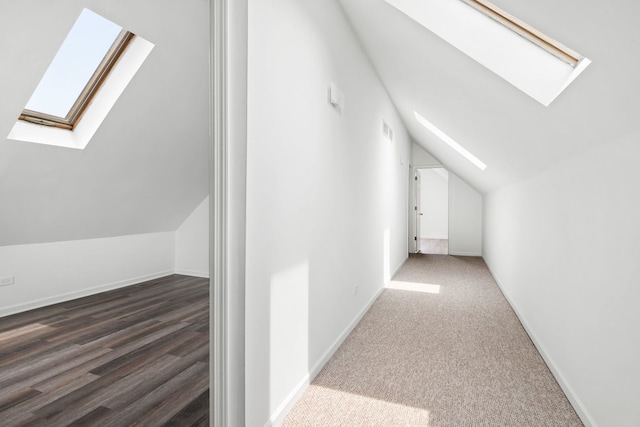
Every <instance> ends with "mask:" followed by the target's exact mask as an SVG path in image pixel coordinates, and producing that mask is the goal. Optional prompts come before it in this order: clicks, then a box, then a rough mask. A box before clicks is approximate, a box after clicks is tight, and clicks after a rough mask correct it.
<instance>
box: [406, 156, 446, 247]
mask: <svg viewBox="0 0 640 427" xmlns="http://www.w3.org/2000/svg"><path fill="white" fill-rule="evenodd" d="M415 183H416V185H415V191H416V195H415V198H416V208H415V209H414V212H415V216H416V218H415V222H416V226H415V227H416V236H415V243H416V248H415V251H416V253H421V254H437V255H448V254H449V172H447V170H446V169H444V168H428V169H417V170H416V176H415Z"/></svg>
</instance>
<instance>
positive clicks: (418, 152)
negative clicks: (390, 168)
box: [411, 142, 442, 168]
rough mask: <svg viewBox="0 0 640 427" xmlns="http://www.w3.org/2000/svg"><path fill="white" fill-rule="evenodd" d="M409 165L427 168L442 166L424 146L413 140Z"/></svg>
mask: <svg viewBox="0 0 640 427" xmlns="http://www.w3.org/2000/svg"><path fill="white" fill-rule="evenodd" d="M411 165H412V166H413V167H414V168H427V167H434V166H442V163H440V161H439V160H438V159H436V158H435V157H433V156H432V155H431V154H429V153H428V152H427V151H426V150H425V149H424V148H422V147H421V146H419V145H418V144H416V143H415V142H413V143H411Z"/></svg>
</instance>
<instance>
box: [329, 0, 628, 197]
mask: <svg viewBox="0 0 640 427" xmlns="http://www.w3.org/2000/svg"><path fill="white" fill-rule="evenodd" d="M339 1H340V3H341V4H342V6H343V9H344V11H345V12H346V14H347V16H348V17H349V19H350V20H351V22H352V25H353V27H354V29H355V30H356V33H357V34H358V35H359V37H360V39H361V41H362V43H363V46H364V48H365V50H366V51H367V53H368V55H369V56H370V58H371V61H372V63H373V65H374V67H375V68H376V70H377V72H378V74H379V75H380V78H381V80H382V81H383V83H384V85H385V86H386V88H387V90H388V92H389V94H390V95H391V98H392V99H393V101H394V103H395V104H396V106H397V108H398V110H399V112H400V114H401V116H402V118H403V120H404V122H405V124H406V126H407V128H408V130H409V132H410V133H411V135H412V137H413V138H414V140H415V141H416V142H417V143H419V144H420V145H421V146H423V147H424V148H425V149H427V150H428V151H429V152H431V153H432V154H433V155H434V156H436V157H437V158H438V159H439V160H440V161H441V162H443V163H444V164H445V165H446V166H447V167H448V168H449V169H451V170H452V171H453V172H454V173H456V174H458V175H459V176H461V177H462V178H464V179H465V180H466V181H467V182H469V183H470V184H471V185H473V186H474V187H476V189H478V190H480V191H482V192H485V193H486V192H487V191H491V190H492V189H495V188H498V187H500V186H503V185H508V184H509V183H512V182H517V181H519V180H523V179H526V178H527V177H529V176H532V175H534V174H536V173H538V172H541V171H543V170H545V169H546V168H548V167H550V166H551V165H553V164H556V163H557V162H560V161H562V160H563V159H566V158H569V157H571V156H574V155H577V154H579V153H581V152H584V151H585V150H589V149H591V148H593V147H595V146H599V145H601V144H606V143H607V142H610V141H613V140H616V139H618V138H619V137H621V136H623V135H625V134H627V133H630V132H632V131H634V130H637V129H638V128H639V127H640V122H639V121H638V119H637V118H636V116H637V113H638V111H640V84H638V83H637V73H638V71H637V70H638V69H639V68H640V55H637V54H636V53H637V52H638V42H639V40H640V26H638V25H637V22H636V21H637V17H638V16H640V3H638V2H634V1H631V0H612V1H609V2H602V1H595V0H589V1H584V0H565V1H561V2H558V1H554V0H539V1H535V2H531V1H526V0H509V1H507V0H493V1H492V2H493V3H494V4H496V5H497V6H498V7H500V8H502V9H503V10H505V11H507V12H508V13H510V14H512V15H515V16H517V17H518V18H520V19H522V20H523V21H525V22H527V23H528V24H530V25H532V26H533V27H535V28H537V29H538V30H540V31H542V32H544V33H546V34H548V35H549V36H551V37H553V38H555V39H556V40H558V41H560V42H561V43H563V44H565V45H567V46H569V47H571V48H572V49H574V50H576V51H578V52H579V53H581V54H582V55H584V56H586V57H587V58H589V59H590V60H591V61H593V63H592V64H591V65H590V66H589V67H588V68H587V69H586V70H585V71H584V73H583V74H582V75H580V76H579V77H578V78H577V79H576V81H575V82H574V83H573V84H571V85H570V86H569V87H568V88H567V89H566V90H565V91H564V92H563V93H562V94H560V96H559V97H558V98H557V99H556V100H555V101H554V102H553V103H552V104H551V105H550V106H549V107H544V106H543V105H541V104H539V103H538V102H536V101H535V100H534V99H532V98H530V97H529V96H528V95H526V94H524V93H523V92H521V91H519V90H518V89H516V88H515V87H513V86H512V85H511V84H509V83H507V82H506V81H504V80H502V79H501V78H500V77H498V76H497V75H495V74H494V73H492V72H491V71H489V70H487V69H486V68H484V67H483V66H482V65H480V64H478V63H477V62H475V61H474V60H472V59H470V58H469V57H467V56H466V55H465V54H464V53H462V52H460V51H459V50H457V49H456V48H454V47H453V46H451V45H450V44H448V43H447V42H445V41H443V40H442V39H440V38H438V37H437V36H436V35H434V34H433V33H431V32H430V31H429V30H427V29H426V28H424V27H422V26H421V25H420V24H418V23H416V22H415V21H413V20H412V19H410V18H408V17H407V16H406V15H404V14H402V13H401V12H399V11H398V10H397V9H395V8H394V7H392V6H390V5H389V4H388V3H387V2H385V1H384V0H339ZM425 1H426V0H425ZM451 1H460V0H451ZM414 110H415V111H418V112H419V113H420V114H421V115H423V116H424V117H426V118H427V119H428V120H430V121H431V122H432V123H433V124H435V125H436V126H437V127H439V128H440V129H441V130H443V131H444V132H445V133H447V134H448V135H449V136H451V137H452V138H454V139H455V140H456V141H457V142H458V143H460V144H461V145H462V146H464V147H465V148H466V149H467V150H469V151H470V152H471V153H473V154H474V155H475V156H477V157H478V158H480V159H481V160H482V161H483V162H484V163H486V164H487V165H488V167H487V169H486V170H485V171H480V170H479V169H477V168H476V167H475V166H473V165H472V164H471V163H469V162H468V161H466V160H465V159H463V158H462V157H461V156H459V155H458V154H457V153H455V152H454V151H453V150H451V149H450V148H448V147H447V146H446V145H445V144H443V143H442V142H441V141H440V140H439V139H438V138H436V137H435V136H434V135H433V134H431V133H430V132H429V131H428V130H426V129H425V128H423V127H422V126H421V125H420V124H418V123H417V121H416V120H415V118H414V115H413V111H414Z"/></svg>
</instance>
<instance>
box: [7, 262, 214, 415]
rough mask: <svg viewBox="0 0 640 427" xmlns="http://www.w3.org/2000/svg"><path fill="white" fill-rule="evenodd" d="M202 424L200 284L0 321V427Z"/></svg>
mask: <svg viewBox="0 0 640 427" xmlns="http://www.w3.org/2000/svg"><path fill="white" fill-rule="evenodd" d="M208 425H209V280H208V279H201V278H195V277H189V276H181V275H172V276H167V277H163V278H160V279H156V280H151V281H148V282H145V283H141V284H138V285H134V286H129V287H126V288H122V289H118V290H114V291H109V292H104V293H101V294H97V295H93V296H89V297H86V298H80V299H76V300H73V301H68V302H65V303H61V304H56V305H52V306H49V307H44V308H40V309H36V310H32V311H29V312H25V313H20V314H16V315H13V316H8V317H4V318H0V426H3V427H8V426H29V427H34V426H47V427H55V426H154V427H155V426H208Z"/></svg>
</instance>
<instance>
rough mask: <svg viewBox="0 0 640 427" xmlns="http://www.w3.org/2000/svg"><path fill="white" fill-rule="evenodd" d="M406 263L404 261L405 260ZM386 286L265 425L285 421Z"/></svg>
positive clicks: (270, 425) (270, 426)
mask: <svg viewBox="0 0 640 427" xmlns="http://www.w3.org/2000/svg"><path fill="white" fill-rule="evenodd" d="M403 264H404V262H403ZM383 290H384V288H381V289H380V290H379V291H378V292H376V294H375V295H374V296H373V298H371V300H369V302H368V303H367V305H366V306H365V307H364V308H363V309H362V310H361V311H360V312H359V313H358V315H356V317H355V318H354V319H353V321H352V322H351V323H350V324H349V325H348V326H347V327H346V328H345V330H344V331H343V332H342V333H341V334H340V335H339V336H338V338H336V340H335V341H334V342H333V344H331V346H330V347H329V348H328V349H327V351H325V352H324V354H323V355H322V357H320V359H319V360H318V361H317V362H316V363H315V364H314V365H313V367H312V368H311V369H310V371H309V373H308V374H307V375H305V377H304V378H303V379H302V381H300V383H298V385H297V386H296V387H295V388H294V389H293V390H292V391H291V393H289V395H288V396H287V397H286V399H285V400H284V401H283V402H282V404H281V405H280V406H279V407H278V409H276V410H275V412H274V413H273V414H272V415H271V418H269V421H267V423H266V424H265V427H274V426H279V425H280V424H281V423H282V421H284V418H285V416H286V415H287V414H288V413H289V411H290V410H291V408H293V405H295V403H296V402H297V401H298V399H300V397H301V396H302V394H303V393H304V391H305V390H306V389H307V387H309V385H310V384H311V382H313V380H314V379H315V378H316V376H317V375H318V374H319V373H320V371H321V370H322V368H323V367H324V365H326V364H327V362H328V361H329V360H330V359H331V357H333V355H334V354H335V352H336V351H337V350H338V348H340V346H341V345H342V343H343V342H344V340H345V339H347V337H348V336H349V334H350V333H351V332H352V331H353V329H354V328H355V327H356V326H357V325H358V323H360V320H362V318H363V317H364V315H365V314H366V313H367V311H369V309H370V308H371V306H372V305H373V303H374V302H376V300H377V299H378V297H379V296H380V294H381V293H382V291H383Z"/></svg>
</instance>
